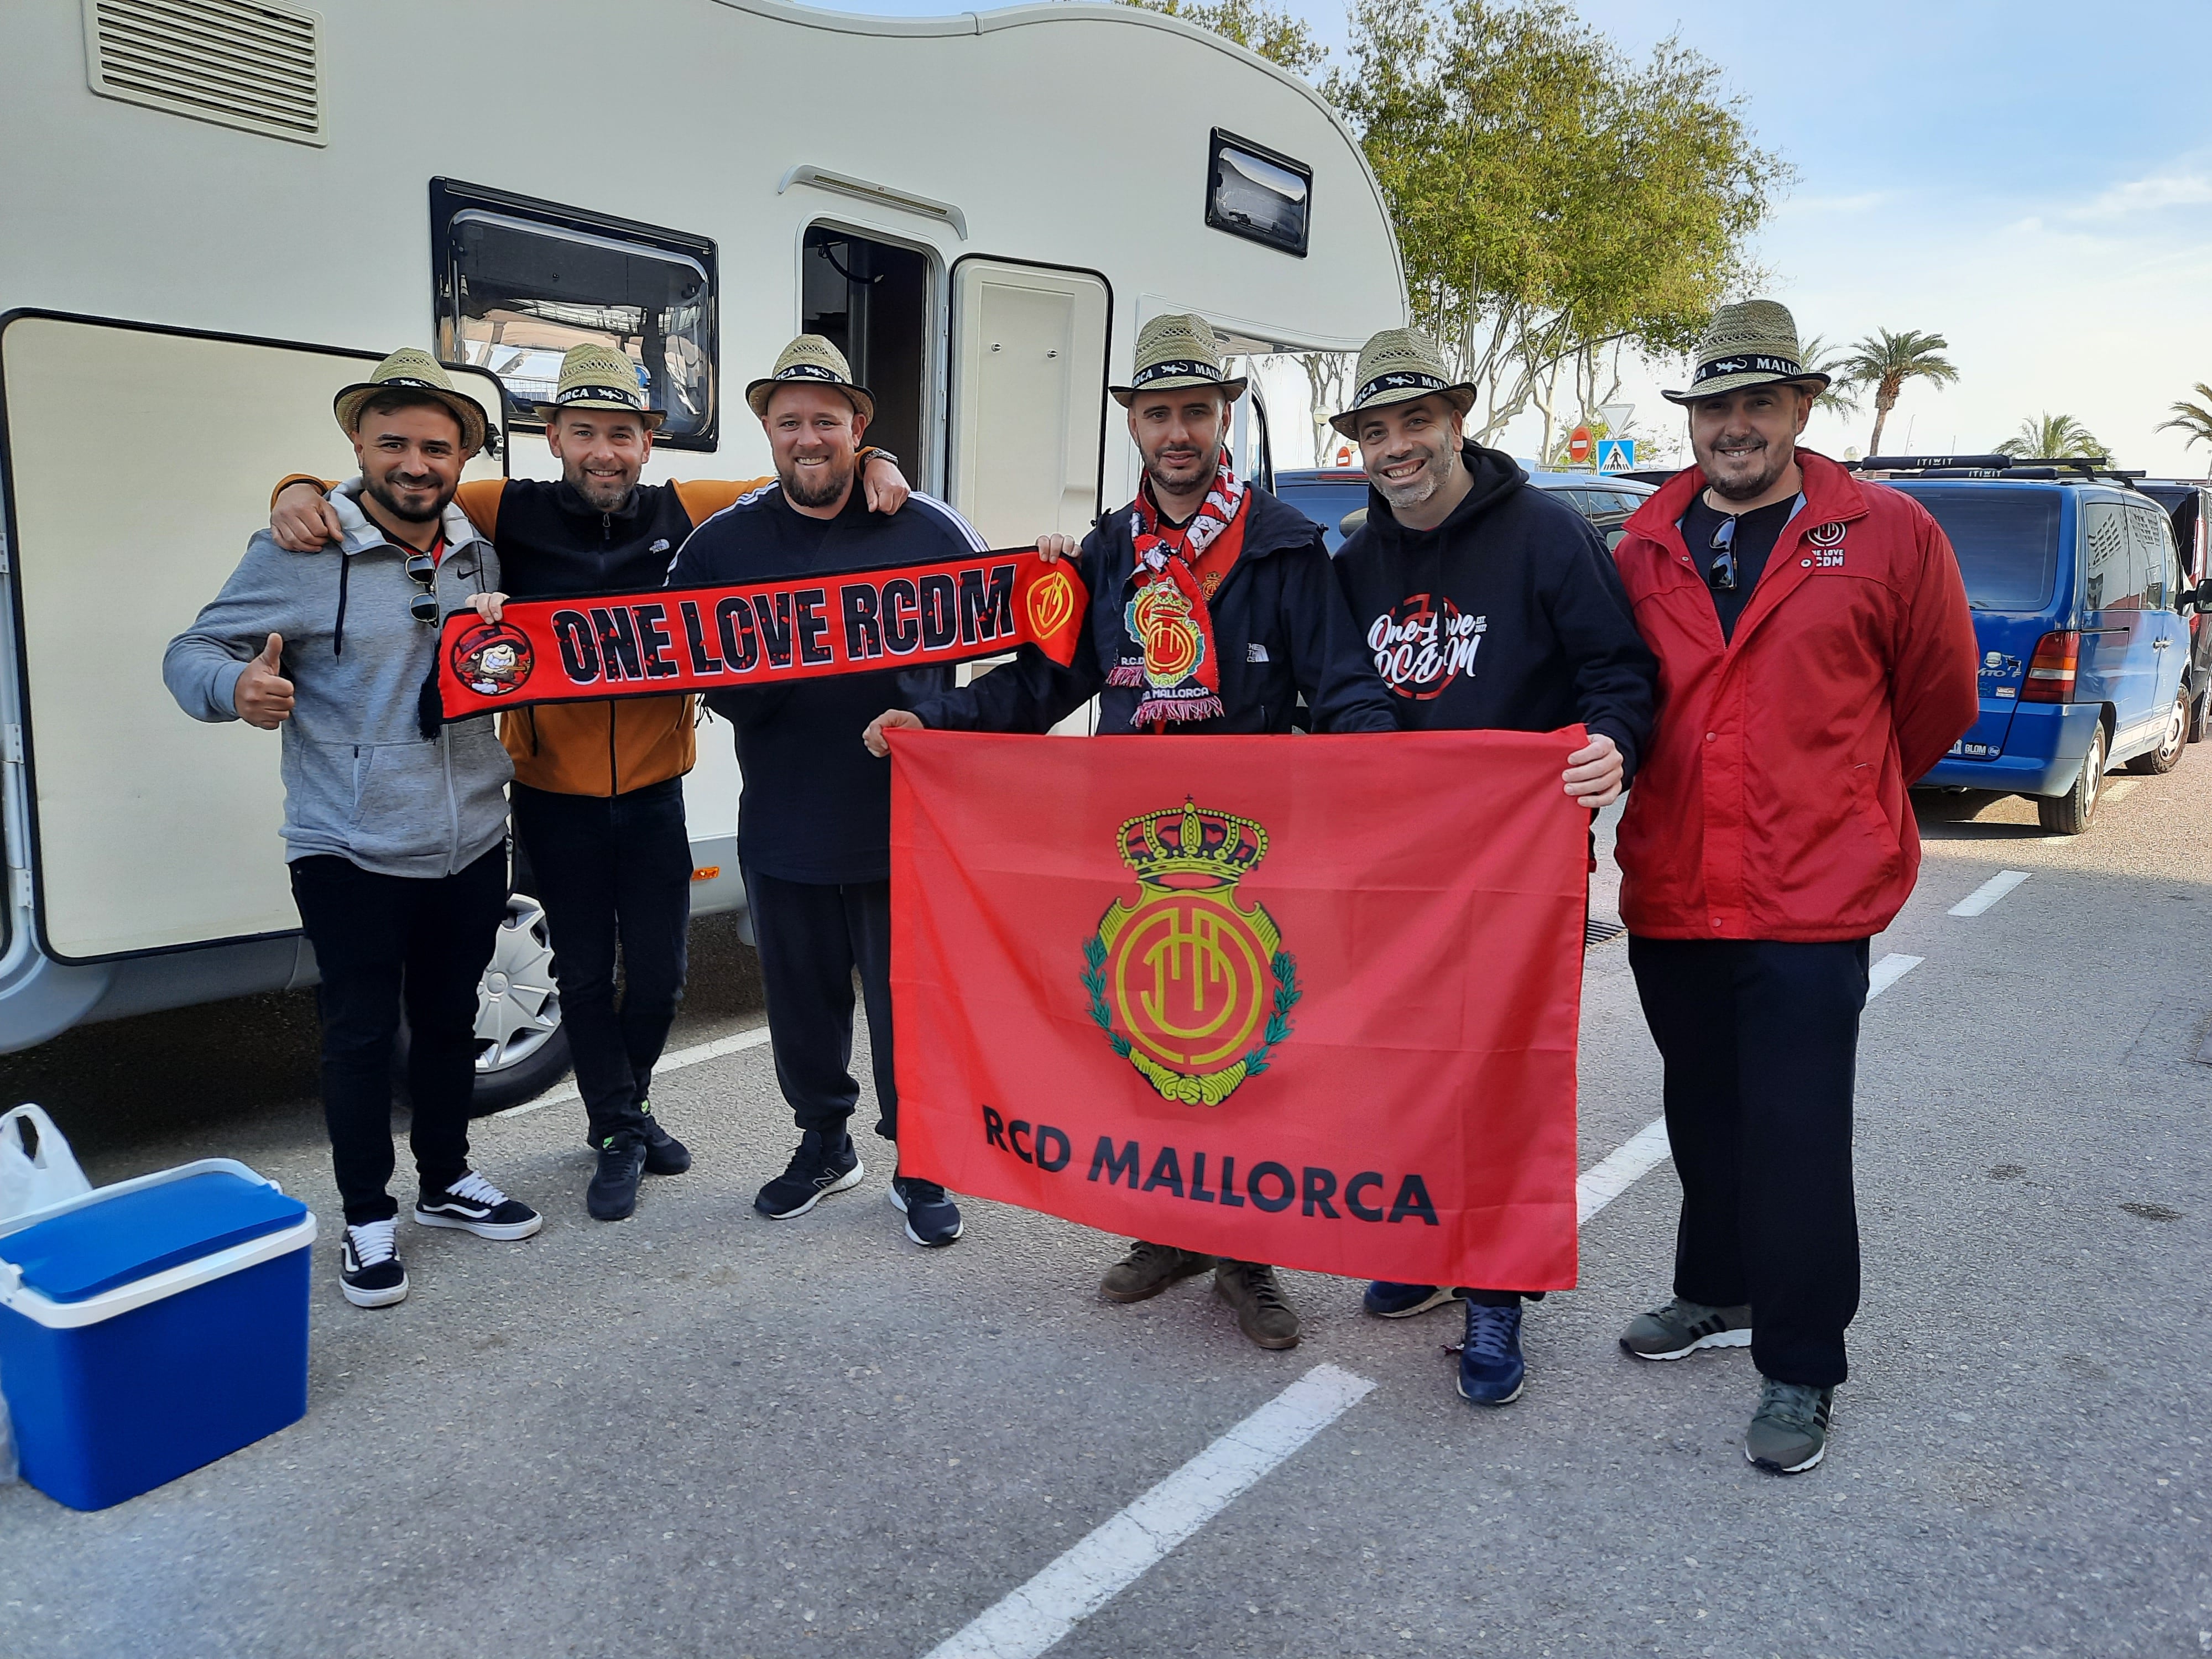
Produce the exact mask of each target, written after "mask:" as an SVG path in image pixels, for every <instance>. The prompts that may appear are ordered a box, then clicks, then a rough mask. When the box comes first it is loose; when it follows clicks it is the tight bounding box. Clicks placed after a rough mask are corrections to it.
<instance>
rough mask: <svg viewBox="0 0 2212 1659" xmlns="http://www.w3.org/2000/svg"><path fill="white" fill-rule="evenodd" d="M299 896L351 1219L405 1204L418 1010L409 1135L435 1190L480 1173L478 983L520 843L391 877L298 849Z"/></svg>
mask: <svg viewBox="0 0 2212 1659" xmlns="http://www.w3.org/2000/svg"><path fill="white" fill-rule="evenodd" d="M291 874H292V901H293V902H294V903H295V904H296V905H298V906H299V908H300V921H301V926H302V927H305V928H306V929H307V939H308V942H309V943H310V944H312V945H313V946H314V947H315V962H316V964H317V965H318V966H319V968H320V969H322V975H323V982H322V985H321V987H319V989H318V990H317V991H316V993H315V1008H316V1012H318V1013H319V1014H320V1015H321V1017H322V1027H323V1118H324V1121H325V1122H326V1123H327V1124H328V1125H329V1126H330V1132H331V1164H332V1165H333V1166H334V1168H335V1170H336V1172H337V1182H338V1196H339V1198H340V1199H341V1200H343V1201H344V1204H345V1218H346V1225H348V1226H356V1225H359V1224H361V1223H362V1222H365V1221H388V1220H390V1219H391V1218H392V1217H393V1216H396V1215H398V1213H399V1205H398V1200H395V1199H393V1198H392V1195H391V1194H390V1193H389V1192H388V1191H386V1188H387V1187H388V1186H389V1185H390V1183H391V1181H392V1039H393V1038H394V1037H395V1036H397V1035H398V1030H399V1010H400V1008H401V1006H402V1005H403V1004H404V1006H405V1007H406V1010H407V1028H408V1048H407V1092H408V1095H409V1097H410V1098H411V1100H412V1101H413V1103H414V1120H413V1122H412V1123H411V1124H410V1127H409V1130H408V1140H409V1143H410V1146H411V1147H412V1149H413V1151H414V1153H415V1171H416V1175H417V1176H419V1177H420V1178H421V1181H422V1189H423V1191H425V1192H437V1191H441V1190H442V1189H443V1188H447V1187H450V1186H451V1185H453V1182H456V1181H459V1179H460V1178H461V1177H462V1176H464V1175H465V1174H467V1173H468V1168H469V1103H470V1099H471V1096H472V1095H473V1094H474V1093H475V1091H476V1083H477V981H480V980H481V979H482V978H483V970H484V965H485V963H489V961H490V960H491V951H492V944H493V941H494V939H495V937H496V935H497V933H498V931H499V925H500V922H501V921H502V920H503V919H504V918H505V916H506V915H507V849H506V848H503V847H495V848H493V849H492V850H491V851H490V852H489V853H487V854H484V855H483V857H482V858H480V859H478V860H477V861H476V862H475V863H474V864H471V865H470V866H468V868H467V869H465V870H463V871H461V872H459V874H458V875H451V876H445V877H441V878H411V877H407V876H382V875H377V874H375V873H374V872H371V871H368V870H364V869H362V867H361V866H359V865H357V864H355V863H353V862H352V861H351V860H347V859H342V858H335V857H331V856H327V855H325V856H319V857H315V858H305V859H295V860H293V861H292V866H291Z"/></svg>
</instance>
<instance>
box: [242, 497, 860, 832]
mask: <svg viewBox="0 0 2212 1659" xmlns="http://www.w3.org/2000/svg"><path fill="white" fill-rule="evenodd" d="M861 465H863V466H865V465H866V459H865V454H864V458H863V459H862V462H861ZM295 483H319V484H320V485H321V486H322V488H323V489H325V490H327V489H329V488H330V485H329V484H328V483H326V482H325V481H323V480H319V479H315V478H313V477H309V476H308V475H307V474H304V473H301V474H295V476H294V477H289V478H286V479H284V480H283V482H282V483H279V484H278V485H277V486H276V489H277V491H278V492H280V493H281V492H282V491H283V489H285V488H286V487H287V486H289V485H291V484H295ZM771 483H775V479H774V478H773V477H768V478H751V479H745V480H741V481H738V482H727V481H713V480H708V481H698V482H689V483H670V484H640V485H639V486H638V487H637V488H636V489H634V490H632V491H631V492H630V498H629V501H628V502H627V503H626V504H624V506H623V507H621V508H620V509H619V510H617V511H616V512H612V513H602V512H600V511H599V509H598V508H597V507H592V506H591V505H590V504H589V503H587V502H586V501H585V500H584V498H583V497H582V496H580V495H578V494H577V493H576V492H575V490H574V489H572V488H571V487H570V486H569V485H568V484H566V483H546V482H544V480H541V479H536V478H474V479H471V480H470V481H468V482H467V483H464V484H462V485H461V487H460V488H459V489H458V490H457V491H455V492H454V495H453V504H454V505H455V506H456V507H459V508H460V509H461V510H462V511H463V512H464V513H467V514H468V516H469V521H470V522H471V524H473V525H475V526H476V527H477V530H478V531H479V532H482V533H483V535H484V536H485V537H486V538H489V540H490V541H491V543H492V544H493V545H494V546H495V548H497V549H499V550H501V557H500V571H501V580H502V583H503V585H504V586H505V587H506V590H507V595H508V597H509V598H512V599H568V598H572V597H573V598H583V597H586V596H588V595H590V594H593V593H610V592H631V591H635V590H636V589H638V588H646V587H659V586H661V585H662V583H664V582H665V580H667V577H668V567H669V564H670V562H671V561H672V560H673V559H674V558H675V557H676V550H677V549H678V548H679V547H681V546H683V544H684V538H685V537H687V536H689V535H690V533H691V531H692V528H693V526H696V525H698V524H701V523H703V522H704V521H705V520H707V519H708V518H710V517H712V516H713V515H714V513H719V512H720V511H721V510H722V509H723V508H724V507H727V506H729V505H730V504H731V503H732V501H736V500H738V498H739V497H740V496H742V495H746V494H748V493H749V492H750V491H752V490H754V489H759V488H760V487H761V486H762V485H763V484H771ZM270 499H271V501H274V499H275V497H274V496H273V495H272V496H271V498H270ZM691 727H692V700H691V699H690V697H688V696H667V697H623V698H619V699H609V700H607V701H605V702H562V703H545V704H540V705H537V706H533V707H529V708H516V709H511V710H509V711H508V712H507V713H506V714H501V716H500V721H499V735H500V741H501V743H503V744H506V745H507V753H508V754H509V755H510V756H511V757H513V761H514V779H515V781H516V782H517V783H521V784H526V785H528V786H529V787H531V788H532V789H543V790H545V791H548V792H549V793H553V794H556V795H619V794H626V793H629V791H631V790H633V789H642V788H644V787H646V786H647V785H648V784H654V783H660V782H663V781H665V780H667V779H669V778H675V777H681V776H682V775H684V773H686V772H689V771H690V769H691V764H692V762H693V760H694V758H695V757H696V747H695V744H694V743H693V739H692V731H691Z"/></svg>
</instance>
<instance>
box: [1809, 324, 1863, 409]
mask: <svg viewBox="0 0 2212 1659" xmlns="http://www.w3.org/2000/svg"><path fill="white" fill-rule="evenodd" d="M1834 352H1835V348H1834V347H1833V346H1832V345H1830V344H1829V343H1828V342H1827V341H1826V338H1824V337H1822V336H1820V335H1818V334H1815V335H1814V336H1813V337H1811V338H1809V339H1808V340H1807V341H1806V342H1805V343H1804V344H1803V345H1802V346H1800V347H1799V348H1798V351H1797V361H1798V362H1801V363H1802V364H1804V365H1805V370H1806V373H1808V374H1826V375H1827V376H1828V377H1829V379H1828V385H1827V389H1826V391H1824V392H1821V393H1820V396H1819V397H1817V398H1814V399H1813V407H1814V408H1815V409H1825V410H1827V411H1828V412H1829V413H1830V414H1831V415H1856V414H1857V413H1858V408H1859V398H1858V382H1857V381H1856V380H1853V379H1852V378H1851V366H1850V363H1849V362H1847V361H1845V360H1844V358H1842V357H1840V356H1835V355H1833V354H1834Z"/></svg>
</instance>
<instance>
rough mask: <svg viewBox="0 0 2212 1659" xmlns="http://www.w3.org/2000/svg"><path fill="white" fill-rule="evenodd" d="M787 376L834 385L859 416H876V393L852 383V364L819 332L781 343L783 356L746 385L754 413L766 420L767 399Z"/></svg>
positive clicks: (747, 397) (872, 418) (868, 419)
mask: <svg viewBox="0 0 2212 1659" xmlns="http://www.w3.org/2000/svg"><path fill="white" fill-rule="evenodd" d="M787 380H812V381H814V382H816V383H817V385H821V386H836V388H837V389H838V390H839V391H840V392H843V393H844V394H845V395H846V397H848V398H850V399H851V400H852V404H853V407H854V409H855V410H858V411H859V412H860V418H861V419H862V420H864V421H872V420H874V419H875V418H876V396H875V393H873V392H871V391H869V390H868V388H867V387H866V386H854V384H853V366H852V364H850V363H848V362H846V361H845V354H844V353H843V352H842V351H840V350H838V349H837V348H836V346H834V345H831V344H830V343H829V341H827V340H825V339H823V337H821V336H820V335H819V334H802V335H800V336H799V337H798V338H797V339H795V340H793V342H792V343H790V344H789V345H787V346H786V347H784V349H783V356H781V357H779V358H777V359H776V360H775V370H774V371H773V372H772V373H771V374H769V377H768V378H767V379H766V380H755V381H754V382H753V383H752V384H751V385H750V386H747V387H746V388H745V401H746V402H747V403H749V404H751V405H752V406H753V413H754V414H756V415H757V416H760V417H761V419H763V420H766V419H767V418H768V400H769V398H772V397H774V396H775V389H776V387H777V386H781V385H782V384H783V383H784V382H785V381H787Z"/></svg>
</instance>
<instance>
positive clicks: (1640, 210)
mask: <svg viewBox="0 0 2212 1659" xmlns="http://www.w3.org/2000/svg"><path fill="white" fill-rule="evenodd" d="M1350 56H1351V63H1350V64H1349V66H1348V67H1345V68H1340V69H1338V70H1334V71H1333V72H1332V73H1331V74H1330V76H1329V77H1328V80H1327V81H1326V82H1323V90H1324V92H1326V93H1327V94H1328V97H1329V98H1330V100H1332V101H1333V102H1334V104H1335V105H1336V106H1337V107H1338V108H1339V110H1340V111H1341V112H1343V114H1344V116H1345V118H1346V121H1347V122H1348V123H1349V124H1350V125H1351V126H1352V129H1353V131H1355V132H1357V133H1358V135H1359V137H1360V139H1361V142H1362V143H1363V144H1364V148H1365V149H1366V152H1367V158H1368V161H1369V163H1370V165H1371V166H1372V167H1374V169H1375V173H1376V179H1378V180H1379V181H1380V183H1381V184H1382V186H1383V193H1384V195H1385V197H1386V198H1387V199H1388V200H1389V204H1390V208H1391V215H1392V217H1393V219H1394V220H1395V222H1396V225H1397V228H1398V240H1399V246H1400V248H1401V252H1402V253H1403V255H1404V258H1405V265H1406V282H1407V292H1408V294H1409V295H1410V297H1411V299H1412V302H1413V314H1414V320H1415V321H1416V322H1417V323H1419V325H1421V326H1422V327H1423V328H1425V329H1426V330H1428V331H1430V332H1431V333H1432V334H1434V335H1435V336H1436V337H1437V340H1438V342H1439V343H1441V344H1442V345H1443V349H1444V351H1445V353H1446V355H1447V356H1448V357H1449V360H1450V362H1451V363H1452V366H1453V368H1455V371H1456V372H1457V373H1458V374H1460V375H1461V377H1462V378H1464V379H1466V380H1471V381H1473V382H1474V385H1475V386H1476V387H1477V388H1478V390H1479V392H1480V394H1481V399H1482V401H1481V402H1480V403H1479V404H1477V407H1476V410H1475V412H1474V416H1473V417H1472V418H1471V419H1470V421H1469V423H1468V424H1469V428H1470V430H1471V432H1472V433H1473V434H1474V435H1476V436H1478V437H1480V438H1482V439H1484V440H1488V439H1491V438H1492V437H1494V436H1495V435H1497V434H1498V432H1499V431H1500V430H1501V429H1502V428H1504V426H1505V424H1506V423H1507V422H1510V420H1512V419H1513V418H1514V417H1515V416H1516V415H1518V414H1520V413H1521V412H1522V411H1523V410H1527V409H1528V408H1531V407H1535V408H1538V409H1540V410H1541V411H1542V413H1543V415H1544V418H1545V426H1546V431H1545V435H1544V443H1543V449H1544V451H1546V452H1548V451H1549V449H1550V448H1551V446H1552V440H1553V428H1555V427H1556V426H1557V425H1558V424H1559V410H1558V408H1557V407H1556V402H1557V399H1558V398H1559V395H1560V391H1561V385H1562V381H1563V380H1565V390H1566V392H1567V393H1568V394H1569V395H1571V397H1573V398H1575V399H1576V401H1577V404H1579V405H1580V406H1581V407H1580V408H1579V409H1578V410H1570V411H1567V412H1569V413H1577V412H1583V413H1586V412H1588V410H1589V407H1590V406H1591V404H1590V400H1591V399H1593V398H1595V399H1597V400H1599V401H1602V400H1603V393H1604V390H1605V387H1604V384H1603V381H1604V379H1605V376H1604V375H1603V374H1602V373H1601V368H1602V367H1603V359H1604V357H1605V356H1608V355H1610V354H1611V349H1612V348H1613V347H1615V346H1617V345H1620V344H1626V345H1628V346H1630V347H1631V348H1632V349H1636V350H1639V351H1679V350H1683V349H1687V348H1688V346H1689V345H1690V344H1691V343H1692V341H1693V340H1694V339H1695V338H1696V337H1697V334H1698V332H1699V330H1700V329H1701V328H1702V327H1703V326H1704V325H1705V321H1706V319H1708V318H1709V317H1710V315H1711V312H1712V309H1713V307H1714V306H1715V305H1716V304H1717V303H1718V302H1719V301H1720V299H1721V298H1722V296H1723V295H1725V294H1727V293H1728V292H1729V291H1730V290H1732V289H1739V288H1743V287H1747V286H1750V285H1751V284H1752V283H1753V282H1754V281H1755V280H1756V273H1755V272H1754V271H1753V270H1752V269H1751V267H1750V264H1749V263H1748V256H1747V240H1748V238H1749V237H1750V236H1751V234H1752V233H1753V231H1754V230H1756V229H1757V228H1758V227H1759V223H1760V222H1761V221H1762V220H1763V219H1764V218H1765V214H1766V211H1767V208H1768V204H1769V200H1770V197H1771V194H1772V192H1773V191H1776V190H1777V189H1778V188H1779V187H1780V185H1782V184H1783V183H1784V180H1785V179H1786V178H1787V177H1788V173H1787V169H1786V168H1785V167H1784V166H1783V164H1782V162H1781V161H1779V160H1778V158H1777V157H1775V156H1774V155H1771V154H1769V153H1768V152H1766V151H1765V150H1762V149H1759V146H1758V145H1757V143H1755V142H1754V139H1753V134H1752V132H1751V131H1750V128H1749V127H1748V125H1747V123H1746V121H1745V119H1744V117H1743V112H1742V106H1741V100H1736V99H1734V98H1731V97H1729V95H1728V94H1726V92H1725V91H1724V89H1723V86H1722V82H1721V76H1720V71H1719V70H1718V69H1717V66H1715V65H1714V64H1711V62H1709V61H1708V60H1707V59H1705V58H1702V57H1700V56H1699V54H1697V53H1696V52H1692V51H1690V50H1689V49H1688V48H1686V47H1685V46H1682V45H1681V44H1680V42H1679V41H1676V40H1672V39H1670V40H1666V41H1664V42H1662V43H1661V45H1660V46H1657V47H1656V48H1655V49H1654V51H1653V52H1652V53H1651V56H1650V58H1648V59H1646V60H1644V61H1642V62H1640V63H1632V62H1630V61H1629V60H1628V59H1627V58H1626V57H1624V56H1623V55H1622V53H1621V52H1620V50H1619V49H1618V48H1617V47H1615V46H1613V43H1612V42H1611V41H1609V40H1607V39H1606V38H1605V37H1604V36H1603V35H1601V34H1600V33H1597V32H1596V31H1595V30H1594V29H1592V28H1590V27H1589V26H1587V25H1585V24H1584V23H1583V22H1582V21H1580V20H1579V19H1578V18H1577V16H1576V15H1575V14H1574V11H1573V9H1572V8H1571V5H1569V4H1568V3H1566V0H1520V3H1505V0H1354V4H1353V9H1352V17H1351V45H1350ZM1570 423H1571V422H1570Z"/></svg>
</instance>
